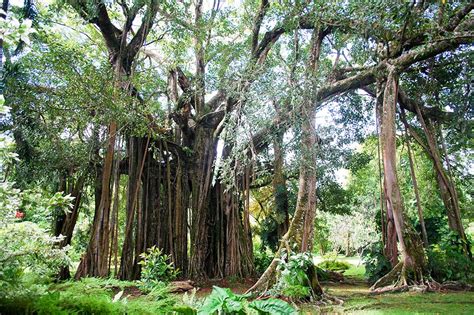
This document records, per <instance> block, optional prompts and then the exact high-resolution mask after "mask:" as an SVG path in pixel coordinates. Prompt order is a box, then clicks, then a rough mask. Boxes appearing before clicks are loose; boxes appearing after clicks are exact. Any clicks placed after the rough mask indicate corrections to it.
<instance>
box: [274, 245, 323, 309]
mask: <svg viewBox="0 0 474 315" xmlns="http://www.w3.org/2000/svg"><path fill="white" fill-rule="evenodd" d="M315 269H316V268H315V266H314V263H313V258H312V256H311V254H310V253H298V254H294V253H289V255H288V254H287V253H283V255H282V258H281V259H280V262H279V264H278V266H277V272H278V274H279V275H278V281H277V283H276V284H275V285H274V286H273V288H272V290H271V292H272V294H274V295H277V296H278V295H281V296H285V297H288V298H290V299H292V300H301V299H307V298H311V297H312V296H313V295H314V294H313V292H312V288H311V279H310V272H309V271H310V270H313V271H315Z"/></svg>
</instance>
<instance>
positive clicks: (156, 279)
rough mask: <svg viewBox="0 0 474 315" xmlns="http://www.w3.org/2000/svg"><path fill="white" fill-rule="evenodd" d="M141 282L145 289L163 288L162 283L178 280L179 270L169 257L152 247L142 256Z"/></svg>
mask: <svg viewBox="0 0 474 315" xmlns="http://www.w3.org/2000/svg"><path fill="white" fill-rule="evenodd" d="M140 257H141V258H142V260H141V261H140V262H139V264H140V265H141V267H142V268H141V269H142V270H141V280H142V287H143V288H144V289H150V290H151V289H152V288H153V287H155V286H161V283H169V282H170V281H173V280H174V279H176V277H177V276H178V274H179V270H178V269H175V268H174V266H173V263H172V262H171V257H170V256H169V255H166V254H163V253H162V251H161V249H159V248H158V247H156V246H153V247H150V248H149V249H148V250H147V251H146V252H145V253H142V254H141V255H140Z"/></svg>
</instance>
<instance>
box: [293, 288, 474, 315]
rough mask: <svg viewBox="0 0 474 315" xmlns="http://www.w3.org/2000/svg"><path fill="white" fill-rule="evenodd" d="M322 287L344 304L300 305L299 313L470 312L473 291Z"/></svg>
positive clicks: (472, 310) (473, 310)
mask: <svg viewBox="0 0 474 315" xmlns="http://www.w3.org/2000/svg"><path fill="white" fill-rule="evenodd" d="M325 290H326V292H327V293H328V294H330V295H333V296H337V297H339V298H340V299H342V300H343V301H344V304H343V305H341V306H326V307H322V308H318V307H316V306H314V305H303V306H302V307H301V311H302V313H303V314H306V313H310V314H320V313H331V314H450V315H451V314H452V315H454V314H474V292H450V293H441V292H437V293H415V292H404V293H392V294H383V295H369V289H368V286H367V285H364V284H360V283H358V284H356V285H349V284H342V285H339V284H337V285H326V286H325Z"/></svg>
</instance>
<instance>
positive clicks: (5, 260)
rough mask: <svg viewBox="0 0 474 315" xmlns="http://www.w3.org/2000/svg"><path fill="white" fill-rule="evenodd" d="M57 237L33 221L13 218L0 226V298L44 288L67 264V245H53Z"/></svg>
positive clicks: (32, 292)
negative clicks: (59, 247)
mask: <svg viewBox="0 0 474 315" xmlns="http://www.w3.org/2000/svg"><path fill="white" fill-rule="evenodd" d="M58 241H59V238H57V237H51V236H49V234H48V233H47V232H46V231H45V230H43V229H41V228H40V227H39V226H38V225H37V224H35V223H32V222H12V223H8V224H6V225H3V226H1V227H0V244H2V250H1V251H0V298H1V299H8V298H9V297H10V296H11V295H13V294H14V295H19V294H20V293H21V294H25V295H33V294H35V292H36V291H38V293H40V291H43V290H44V286H43V285H42V284H44V283H46V282H48V281H49V280H50V279H51V277H52V276H53V275H54V274H55V273H56V272H57V271H58V270H59V267H60V266H62V265H64V264H68V263H69V259H68V257H67V255H66V249H65V248H63V249H58V248H54V245H55V244H56V243H57V242H58Z"/></svg>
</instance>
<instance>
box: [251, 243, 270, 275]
mask: <svg viewBox="0 0 474 315" xmlns="http://www.w3.org/2000/svg"><path fill="white" fill-rule="evenodd" d="M273 257H275V255H274V254H273V253H272V252H271V251H270V250H268V249H265V248H263V246H262V247H261V248H258V247H257V248H255V250H254V252H253V258H254V265H255V271H256V272H257V274H262V273H264V272H265V270H266V269H267V267H268V266H270V264H271V262H272V260H273Z"/></svg>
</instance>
